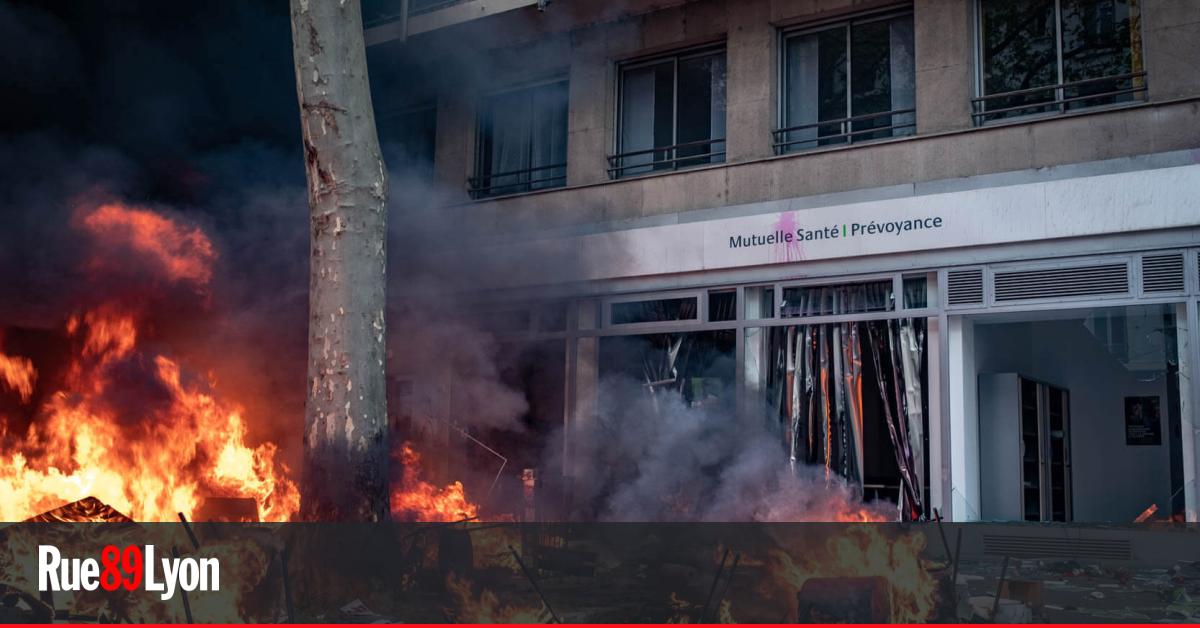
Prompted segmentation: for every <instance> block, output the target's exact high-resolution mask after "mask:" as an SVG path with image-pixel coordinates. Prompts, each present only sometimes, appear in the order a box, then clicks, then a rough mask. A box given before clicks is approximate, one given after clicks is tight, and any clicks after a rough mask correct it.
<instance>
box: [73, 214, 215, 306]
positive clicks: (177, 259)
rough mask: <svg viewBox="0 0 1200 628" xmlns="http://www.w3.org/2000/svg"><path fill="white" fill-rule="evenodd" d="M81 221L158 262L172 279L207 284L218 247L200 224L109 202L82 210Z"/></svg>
mask: <svg viewBox="0 0 1200 628" xmlns="http://www.w3.org/2000/svg"><path fill="white" fill-rule="evenodd" d="M78 215H79V222H80V224H81V225H82V226H83V228H84V229H86V230H87V231H88V232H89V233H90V234H92V235H93V236H95V237H96V238H97V239H98V240H100V241H101V243H103V244H107V245H110V246H124V247H128V248H129V249H131V250H132V251H134V252H135V253H138V254H140V255H142V256H144V257H147V258H149V259H150V260H151V261H154V262H157V264H158V266H159V268H161V270H162V271H163V272H164V273H165V275H166V276H167V278H168V279H170V280H172V281H189V282H192V283H195V284H197V285H201V286H204V285H208V282H209V280H211V279H212V263H213V261H214V260H215V259H216V257H217V254H216V250H215V249H214V247H213V244H212V241H211V240H209V239H208V236H206V235H205V234H204V232H203V231H201V230H200V229H199V228H198V227H188V226H184V225H181V224H179V223H177V222H175V221H173V220H170V219H169V218H165V217H163V216H160V215H158V214H156V213H154V212H153V211H150V210H148V209H141V208H137V207H126V206H124V205H120V204H116V203H107V204H104V205H100V206H99V207H96V208H94V209H91V210H84V209H81V210H80V212H79V214H78Z"/></svg>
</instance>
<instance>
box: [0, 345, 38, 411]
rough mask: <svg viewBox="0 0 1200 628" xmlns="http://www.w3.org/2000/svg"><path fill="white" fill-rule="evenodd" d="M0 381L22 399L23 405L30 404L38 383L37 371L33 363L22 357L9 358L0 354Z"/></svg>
mask: <svg viewBox="0 0 1200 628" xmlns="http://www.w3.org/2000/svg"><path fill="white" fill-rule="evenodd" d="M0 381H3V382H4V383H5V384H6V385H7V386H8V387H9V388H10V389H12V390H13V391H14V392H16V393H17V396H19V397H20V398H21V403H29V398H30V397H32V396H33V384H34V382H36V381H37V369H35V368H33V362H30V361H29V359H28V358H22V357H20V356H7V355H4V354H3V353H0Z"/></svg>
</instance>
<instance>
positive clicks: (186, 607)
mask: <svg viewBox="0 0 1200 628" xmlns="http://www.w3.org/2000/svg"><path fill="white" fill-rule="evenodd" d="M171 556H172V557H173V558H175V559H176V560H178V559H179V548H177V547H175V546H174V545H172V546H171ZM179 592H180V593H181V594H182V596H181V599H182V600H183V614H184V616H185V617H187V623H189V624H194V623H196V622H195V620H193V619H192V605H191V603H190V602H188V594H187V591H184V590H183V589H179Z"/></svg>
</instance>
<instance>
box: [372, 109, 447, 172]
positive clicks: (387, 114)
mask: <svg viewBox="0 0 1200 628" xmlns="http://www.w3.org/2000/svg"><path fill="white" fill-rule="evenodd" d="M416 114H428V115H431V117H432V120H433V125H432V128H431V131H432V136H433V137H432V141H431V142H430V148H431V149H432V150H431V154H430V155H429V159H428V162H424V161H423V162H422V163H420V164H417V165H419V166H421V172H420V174H422V175H429V176H430V177H432V175H433V173H434V172H436V171H437V132H438V118H439V117H440V116H438V107H437V101H436V100H425V101H420V102H417V103H414V104H409V105H405V106H402V107H393V108H391V109H383V110H376V111H375V126H376V129H377V132H376V135H377V138H378V140H379V150H380V153H382V152H383V146H384V143H385V142H384V138H383V136H382V135H380V134H379V133H378V128H379V127H380V126H383V125H381V122H384V121H386V120H389V119H397V118H403V117H407V116H412V115H416ZM384 125H386V122H384ZM396 165H398V164H389V166H391V167H395V166H396ZM413 165H414V164H413V163H405V164H404V168H405V169H406V170H408V171H410V172H411V171H413Z"/></svg>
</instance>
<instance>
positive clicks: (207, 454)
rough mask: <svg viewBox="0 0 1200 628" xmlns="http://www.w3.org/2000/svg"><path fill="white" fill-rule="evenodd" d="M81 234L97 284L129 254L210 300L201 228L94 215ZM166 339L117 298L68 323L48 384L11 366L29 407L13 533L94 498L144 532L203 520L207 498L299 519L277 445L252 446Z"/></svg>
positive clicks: (132, 213)
mask: <svg viewBox="0 0 1200 628" xmlns="http://www.w3.org/2000/svg"><path fill="white" fill-rule="evenodd" d="M74 225H75V226H76V227H77V228H79V229H81V230H83V231H84V232H85V233H86V234H87V235H88V236H89V237H90V238H91V241H92V242H93V246H94V248H95V250H94V255H93V256H92V257H91V258H90V261H89V262H88V263H87V264H86V269H85V271H86V272H87V273H89V274H95V273H106V272H114V271H113V269H112V265H113V264H115V263H116V262H115V261H114V259H115V258H114V257H113V252H114V251H115V250H117V249H121V250H123V251H125V252H126V253H128V254H131V255H134V256H135V258H136V259H137V260H138V261H139V262H140V263H141V264H143V265H144V266H145V269H144V272H145V273H146V274H148V275H150V276H152V277H154V278H155V279H154V281H157V282H162V283H164V284H166V285H168V286H184V287H186V288H187V289H190V290H194V291H196V292H198V293H205V292H207V290H208V282H209V280H210V279H211V278H212V264H213V263H214V260H215V257H216V253H215V248H214V246H213V244H212V242H211V241H209V239H208V238H207V237H206V236H205V235H204V233H203V232H202V231H200V230H199V229H198V228H195V227H190V226H186V225H184V224H182V223H180V222H178V221H175V220H172V219H169V218H167V217H165V216H162V215H159V214H157V213H155V212H153V211H151V210H148V209H141V208H134V207H126V206H123V205H119V204H113V203H110V204H102V205H100V206H98V207H94V208H86V207H85V208H81V209H80V211H79V212H78V213H77V214H76V220H75V221H74ZM122 270H123V271H124V272H128V270H129V269H128V268H125V269H122ZM155 331H156V330H155V327H154V325H153V324H151V322H150V321H149V320H148V317H147V316H146V313H145V312H144V311H142V310H141V309H140V308H139V307H138V305H137V304H136V302H131V300H130V299H121V298H118V297H114V298H113V299H112V300H110V301H105V302H101V303H98V304H93V305H91V306H88V307H86V308H85V309H83V311H81V312H79V313H77V314H75V315H72V316H70V317H69V318H68V319H67V321H66V323H65V324H64V325H63V326H62V327H61V328H60V335H59V336H58V338H60V342H61V343H62V344H63V345H64V346H66V347H68V350H67V353H68V355H67V357H66V360H65V364H63V365H58V364H55V363H53V362H52V361H48V364H47V368H48V369H49V370H50V371H51V372H50V375H49V376H41V377H39V375H46V374H45V373H40V374H39V372H38V370H39V369H38V366H39V365H38V364H37V363H36V361H35V360H30V359H24V358H12V357H5V359H4V360H3V361H2V362H0V369H2V371H3V374H4V377H3V379H4V381H5V382H6V383H7V385H8V387H9V388H11V389H13V390H15V391H16V393H17V395H18V397H19V398H20V402H19V409H18V411H17V412H14V413H12V414H11V415H0V441H2V442H3V444H4V447H3V453H0V469H4V470H3V471H0V493H3V494H5V496H6V498H5V499H4V500H3V502H0V519H4V520H9V521H13V520H20V519H24V518H26V517H28V516H30V514H31V513H37V512H42V511H49V510H50V509H58V507H59V506H61V505H62V504H64V503H67V502H75V501H76V500H80V499H81V498H85V497H91V498H93V499H94V500H98V501H96V503H102V504H109V505H111V506H112V507H113V508H115V509H116V510H117V511H120V512H123V513H127V514H128V515H129V516H130V517H132V518H133V519H136V520H138V521H166V520H173V519H175V517H176V514H177V513H180V512H183V513H187V514H189V515H190V514H193V513H195V512H196V510H197V508H199V507H200V506H201V504H202V503H203V501H204V499H205V498H206V497H231V498H233V497H248V498H251V499H253V500H254V501H255V502H256V504H257V510H258V511H259V513H260V515H261V517H262V518H263V519H264V520H268V521H281V520H287V519H289V518H291V516H292V515H293V514H294V513H295V512H296V511H297V509H298V505H299V495H298V492H297V490H296V485H295V483H294V482H293V481H292V479H291V478H290V477H289V476H290V472H289V470H288V468H287V466H286V465H284V464H282V463H281V462H280V461H278V460H277V455H278V448H277V447H276V445H275V444H273V443H269V442H268V443H261V444H258V445H252V444H250V443H249V436H248V429H247V424H246V419H245V418H244V414H243V409H242V407H241V406H240V404H238V403H237V402H236V401H232V400H229V399H228V398H226V397H223V396H222V395H221V393H220V391H219V386H218V384H217V383H216V382H215V381H213V379H212V378H211V376H205V375H204V374H202V373H196V372H192V371H191V370H190V369H189V368H188V367H187V366H186V364H185V362H184V361H183V360H182V359H180V358H179V357H177V356H174V355H171V353H170V352H169V350H167V349H163V348H160V347H158V346H156V342H155V339H154V336H155ZM35 383H36V387H35ZM22 417H25V419H24V420H22ZM84 503H90V502H79V504H84ZM67 508H70V509H71V512H74V511H76V510H79V509H80V508H82V507H80V506H76V505H72V506H71V507H67ZM60 510H61V509H60Z"/></svg>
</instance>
